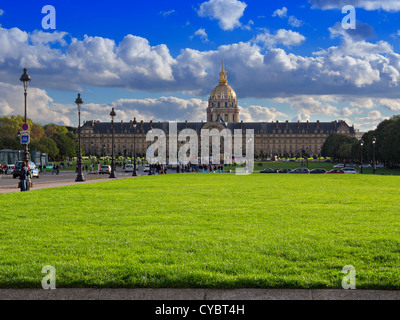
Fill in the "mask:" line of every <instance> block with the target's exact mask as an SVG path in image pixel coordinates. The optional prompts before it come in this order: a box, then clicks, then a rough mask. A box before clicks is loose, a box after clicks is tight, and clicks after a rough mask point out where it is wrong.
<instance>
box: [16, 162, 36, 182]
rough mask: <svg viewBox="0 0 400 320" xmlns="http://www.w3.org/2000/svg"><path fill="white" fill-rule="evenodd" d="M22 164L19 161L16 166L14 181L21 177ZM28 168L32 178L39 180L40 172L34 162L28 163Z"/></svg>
mask: <svg viewBox="0 0 400 320" xmlns="http://www.w3.org/2000/svg"><path fill="white" fill-rule="evenodd" d="M22 162H23V161H17V163H16V164H15V167H14V170H13V178H14V179H15V178H17V177H19V176H20V175H21V168H22ZM28 168H29V172H30V175H31V178H33V177H35V178H37V179H39V170H38V168H37V167H36V164H35V163H33V162H32V161H28Z"/></svg>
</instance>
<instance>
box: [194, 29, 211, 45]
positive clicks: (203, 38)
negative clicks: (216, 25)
mask: <svg viewBox="0 0 400 320" xmlns="http://www.w3.org/2000/svg"><path fill="white" fill-rule="evenodd" d="M196 36H197V37H199V38H200V39H201V41H203V42H208V34H207V32H206V30H205V29H204V28H200V29H199V30H197V31H196V32H195V33H194V34H193V35H192V36H190V39H193V38H194V37H196Z"/></svg>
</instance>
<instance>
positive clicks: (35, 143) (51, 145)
mask: <svg viewBox="0 0 400 320" xmlns="http://www.w3.org/2000/svg"><path fill="white" fill-rule="evenodd" d="M31 150H39V151H40V152H42V153H47V154H48V156H49V158H51V159H55V157H56V156H57V155H58V153H59V149H58V148H57V144H56V143H55V142H54V140H53V139H51V138H47V137H44V138H41V139H35V140H32V142H31Z"/></svg>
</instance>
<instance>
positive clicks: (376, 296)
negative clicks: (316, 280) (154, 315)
mask: <svg viewBox="0 0 400 320" xmlns="http://www.w3.org/2000/svg"><path fill="white" fill-rule="evenodd" d="M15 299H18V300H400V291H390V290H340V289H333V290H330V289H328V290H327V289H322V290H318V289H315V290H314V289H312V290H309V289H295V290H292V289H232V290H224V289H94V288H92V289H55V290H43V289H0V300H15Z"/></svg>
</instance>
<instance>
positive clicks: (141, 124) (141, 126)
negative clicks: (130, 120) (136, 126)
mask: <svg viewBox="0 0 400 320" xmlns="http://www.w3.org/2000/svg"><path fill="white" fill-rule="evenodd" d="M140 130H143V120H141V121H140Z"/></svg>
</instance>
